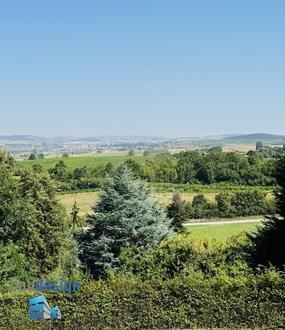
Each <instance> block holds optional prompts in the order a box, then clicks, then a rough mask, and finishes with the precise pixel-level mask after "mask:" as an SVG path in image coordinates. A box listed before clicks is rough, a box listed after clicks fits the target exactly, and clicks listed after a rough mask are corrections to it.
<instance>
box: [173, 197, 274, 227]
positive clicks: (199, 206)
mask: <svg viewBox="0 0 285 330" xmlns="http://www.w3.org/2000/svg"><path fill="white" fill-rule="evenodd" d="M275 212H276V207H275V203H274V200H268V199H266V194H265V193H262V192H260V191H241V192H234V193H221V194H218V195H216V196H215V202H208V201H207V199H206V197H205V196H204V195H203V194H198V195H196V196H194V198H193V201H192V202H191V203H189V202H188V203H187V202H185V201H183V200H182V198H181V196H180V195H179V194H178V193H175V194H174V195H173V200H172V203H171V204H170V205H169V206H168V217H169V218H171V219H172V221H173V222H172V224H173V227H174V228H175V231H181V229H182V227H183V223H184V222H185V220H189V219H209V218H234V217H245V216H253V215H268V214H275Z"/></svg>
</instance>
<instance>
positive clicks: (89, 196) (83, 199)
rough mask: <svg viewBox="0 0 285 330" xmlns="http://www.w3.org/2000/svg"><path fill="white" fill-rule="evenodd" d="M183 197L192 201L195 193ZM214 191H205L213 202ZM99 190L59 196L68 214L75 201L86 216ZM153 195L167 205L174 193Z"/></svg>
mask: <svg viewBox="0 0 285 330" xmlns="http://www.w3.org/2000/svg"><path fill="white" fill-rule="evenodd" d="M181 195H182V198H183V199H184V200H186V201H187V202H192V200H193V197H194V196H195V195H196V194H195V193H182V194H181ZM215 195H216V194H214V193H205V197H206V198H207V200H208V201H209V202H213V201H214V199H215ZM98 196H99V192H98V191H94V192H80V193H71V194H63V195H59V196H58V198H59V200H60V201H61V202H62V204H63V205H64V207H65V209H66V211H67V213H68V214H70V212H71V209H72V206H73V204H74V201H76V203H77V205H78V206H79V208H80V212H79V215H80V216H84V215H86V214H87V213H88V212H90V211H91V207H92V205H94V204H95V203H96V201H97V199H98ZM153 197H154V198H156V199H157V200H158V201H159V202H160V203H161V204H162V205H164V206H166V205H168V204H169V203H170V201H171V198H172V193H170V192H153Z"/></svg>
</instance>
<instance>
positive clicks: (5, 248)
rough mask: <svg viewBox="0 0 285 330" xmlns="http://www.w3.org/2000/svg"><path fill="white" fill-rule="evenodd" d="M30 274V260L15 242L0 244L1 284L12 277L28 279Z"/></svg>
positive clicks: (6, 282)
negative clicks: (28, 260)
mask: <svg viewBox="0 0 285 330" xmlns="http://www.w3.org/2000/svg"><path fill="white" fill-rule="evenodd" d="M28 276H29V272H28V262H27V260H26V258H25V256H24V254H22V253H20V252H19V247H18V246H17V245H15V244H11V243H10V244H8V245H2V244H0V286H3V285H5V284H8V282H9V281H11V279H16V278H17V279H19V280H26V279H27V277H28Z"/></svg>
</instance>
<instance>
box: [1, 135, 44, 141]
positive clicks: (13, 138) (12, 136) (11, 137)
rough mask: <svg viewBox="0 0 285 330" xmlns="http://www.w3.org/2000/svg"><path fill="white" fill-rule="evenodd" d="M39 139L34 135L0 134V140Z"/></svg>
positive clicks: (39, 138)
mask: <svg viewBox="0 0 285 330" xmlns="http://www.w3.org/2000/svg"><path fill="white" fill-rule="evenodd" d="M41 139H42V138H41V137H39V136H34V135H0V141H38V140H41Z"/></svg>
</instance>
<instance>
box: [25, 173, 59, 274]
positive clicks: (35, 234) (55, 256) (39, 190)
mask: <svg viewBox="0 0 285 330" xmlns="http://www.w3.org/2000/svg"><path fill="white" fill-rule="evenodd" d="M19 193H20V196H21V197H22V198H23V199H24V200H25V201H26V203H27V204H30V206H31V209H32V211H33V214H32V218H31V220H30V221H27V222H26V228H25V229H26V231H27V235H28V237H29V240H28V242H27V247H26V251H25V254H26V255H27V257H28V259H29V261H31V262H32V263H33V264H35V265H38V269H39V271H40V272H41V273H47V272H49V271H51V270H52V269H53V268H54V267H56V265H57V263H58V261H59V254H60V251H61V247H62V245H63V243H64V240H65V239H66V236H65V233H64V230H65V227H66V226H65V223H66V214H65V210H64V208H63V207H62V205H61V204H60V203H59V202H58V200H57V198H56V195H55V188H54V186H53V184H52V183H51V181H50V179H49V178H48V177H47V176H45V175H44V174H42V173H37V172H35V171H32V170H27V171H26V172H25V173H23V175H22V176H21V177H20V191H19Z"/></svg>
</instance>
